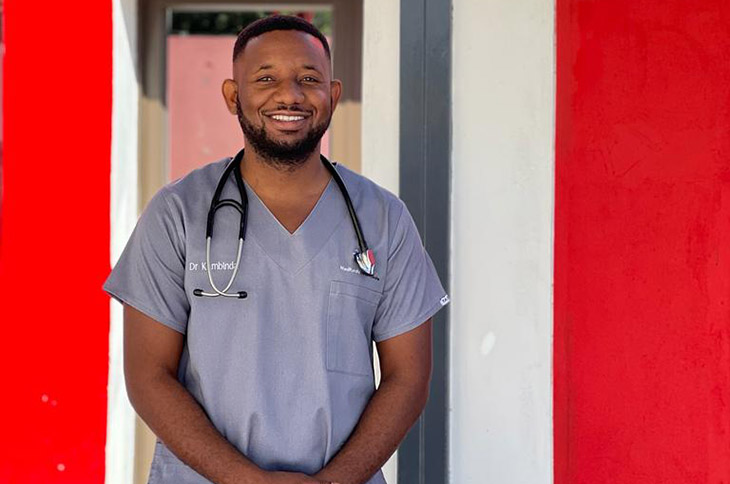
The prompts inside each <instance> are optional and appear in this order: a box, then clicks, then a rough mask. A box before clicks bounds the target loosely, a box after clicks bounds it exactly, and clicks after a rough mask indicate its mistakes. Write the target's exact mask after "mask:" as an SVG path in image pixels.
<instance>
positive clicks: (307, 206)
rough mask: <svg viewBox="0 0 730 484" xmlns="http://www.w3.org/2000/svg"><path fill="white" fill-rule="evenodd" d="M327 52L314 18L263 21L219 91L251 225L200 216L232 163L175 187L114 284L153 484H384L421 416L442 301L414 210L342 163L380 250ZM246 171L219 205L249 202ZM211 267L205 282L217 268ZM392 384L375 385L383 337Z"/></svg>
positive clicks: (244, 41) (234, 215)
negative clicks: (365, 258)
mask: <svg viewBox="0 0 730 484" xmlns="http://www.w3.org/2000/svg"><path fill="white" fill-rule="evenodd" d="M340 92H341V83H340V81H338V80H333V79H332V70H331V61H330V52H329V46H328V45H327V40H326V39H325V37H324V36H323V35H322V34H321V33H320V32H319V31H318V30H316V29H315V28H314V27H313V26H312V25H310V24H309V23H307V22H305V21H303V20H301V19H297V18H294V17H269V18H267V19H263V20H259V21H257V22H255V23H254V24H251V25H250V26H248V27H247V28H246V29H244V30H243V31H242V32H241V33H240V34H239V37H238V39H237V41H236V45H235V48H234V56H233V78H232V79H227V80H225V81H224V83H223V86H222V93H223V97H224V99H225V102H226V105H227V107H228V109H229V111H230V112H231V114H233V115H235V116H237V118H238V121H239V123H240V125H241V128H242V130H243V135H244V141H245V146H246V149H245V151H244V153H243V157H242V158H241V160H240V165H239V166H240V176H241V177H242V178H243V182H244V187H245V192H246V195H247V198H248V219H247V222H248V225H247V232H246V238H245V242H244V244H243V249H242V253H241V259H240V263H239V267H238V271H237V273H236V277H235V278H234V279H233V281H232V283H231V287H230V290H229V292H232V293H236V292H239V291H246V293H247V297H246V298H245V299H238V298H231V297H203V296H198V295H196V290H198V291H200V290H201V289H202V291H204V292H208V293H212V292H213V289H212V288H211V285H210V282H209V279H208V277H209V275H210V277H212V279H213V282H214V283H215V285H216V286H217V287H218V288H224V287H225V286H226V285H227V283H228V280H229V279H230V277H231V275H232V274H233V270H234V268H235V266H236V255H237V248H238V229H239V224H240V214H239V212H238V211H237V210H235V209H234V208H232V207H223V208H221V209H220V210H218V211H217V212H216V214H215V226H214V231H213V235H212V242H211V246H210V255H209V261H208V260H207V259H206V237H205V232H206V222H207V216H208V210H209V208H210V202H211V199H212V197H213V194H214V191H215V189H216V186H217V185H218V182H219V180H221V176H222V174H223V172H224V170H225V168H226V167H227V166H228V164H229V163H231V162H232V158H224V159H222V160H218V161H215V162H212V163H209V164H208V165H205V166H203V167H202V168H199V169H197V170H195V171H193V172H191V173H190V174H188V175H187V176H185V177H183V178H181V179H178V180H176V181H174V182H172V183H170V184H168V185H166V186H165V187H163V188H162V189H161V190H160V191H159V192H157V194H156V195H155V196H154V197H153V198H152V199H151V200H150V202H149V204H148V205H147V207H146V208H145V210H144V212H143V213H142V215H141V217H140V219H139V221H138V223H137V226H136V228H135V230H134V232H133V233H132V236H131V238H130V240H129V242H128V243H127V246H126V248H125V250H124V252H123V254H122V255H121V257H120V259H119V261H118V263H117V265H116V266H115V268H114V270H113V271H112V273H111V275H110V276H109V278H108V279H107V281H106V283H105V285H104V289H105V290H106V291H107V292H108V293H109V294H110V295H112V296H113V297H114V298H115V299H117V300H119V301H121V302H122V303H123V304H124V360H125V361H124V369H125V376H126V384H127V390H128V394H129V397H130V400H131V402H132V405H133V406H134V408H135V410H136V411H137V413H138V414H139V415H140V417H141V418H142V419H143V420H144V421H145V422H146V423H147V424H148V425H149V427H150V428H151V429H152V430H153V431H154V433H155V434H156V435H157V438H158V440H157V444H156V447H155V454H154V459H153V463H152V468H151V471H150V480H149V482H150V483H165V484H167V483H170V484H172V483H174V484H186V483H205V482H216V483H240V484H249V483H250V484H258V483H262V484H263V483H272V484H311V483H332V482H337V483H341V484H363V483H369V484H383V483H384V482H385V480H384V478H383V474H382V471H381V470H380V468H381V466H382V465H383V463H385V461H386V460H387V459H388V458H389V457H390V456H391V455H392V453H393V452H394V451H395V450H396V448H397V446H398V444H399V443H400V442H401V440H402V439H403V438H404V436H405V434H406V433H407V431H408V429H409V428H410V427H411V425H412V424H413V423H414V422H415V420H416V419H417V418H418V416H419V414H420V413H421V411H422V410H423V408H424V405H425V403H426V399H427V397H428V388H429V381H430V377H431V317H432V316H433V315H434V314H435V313H436V312H437V311H438V310H439V309H440V308H441V307H442V306H444V305H445V304H447V303H448V296H446V294H445V293H444V290H443V287H442V285H441V283H440V282H439V279H438V277H437V275H436V271H435V270H434V267H433V264H432V262H431V259H430V258H429V256H428V254H427V253H426V252H425V250H424V248H423V245H422V243H421V239H420V237H419V234H418V232H417V230H416V227H415V225H414V223H413V220H412V218H411V215H410V214H409V213H408V210H407V209H406V207H405V205H404V204H403V203H402V202H401V201H400V200H399V199H398V198H397V197H395V196H394V195H393V194H391V193H389V192H388V191H386V190H384V189H383V188H381V187H379V186H377V185H375V184H374V183H373V182H371V181H370V180H368V179H366V178H364V177H362V176H360V175H358V174H356V173H354V172H352V171H350V170H348V169H347V168H346V167H344V166H343V165H341V164H336V165H335V169H336V170H337V172H338V173H339V175H340V176H341V177H342V179H343V181H344V184H345V186H346V189H347V191H348V192H349V195H350V197H351V199H352V204H353V207H354V209H355V212H356V214H357V216H358V218H359V220H360V223H361V227H362V231H363V235H364V236H365V238H366V240H367V243H368V244H369V247H370V248H371V249H372V250H373V254H374V258H375V261H376V262H375V271H374V276H373V275H368V274H366V273H365V272H363V270H361V268H360V267H359V266H358V264H356V261H355V259H354V258H353V254H354V253H355V252H356V251H357V250H358V241H357V237H356V234H355V230H354V226H353V223H352V221H351V218H350V214H349V212H348V209H347V206H346V204H345V201H344V197H343V192H342V191H341V190H340V189H339V188H338V186H337V184H336V183H335V180H334V179H333V178H332V175H331V174H330V172H329V171H328V170H327V168H326V167H325V165H324V164H323V163H322V161H321V159H320V140H321V138H322V135H323V134H324V132H325V130H326V129H327V126H328V125H329V122H330V119H331V117H332V113H333V111H334V109H335V106H336V105H337V101H338V99H339V97H340ZM235 176H237V175H236V172H235V171H234V172H232V175H231V176H230V177H229V178H228V179H227V180H225V184H224V185H223V192H222V194H221V197H220V198H221V199H226V198H230V199H233V200H240V195H239V192H238V189H237V184H236V179H235V178H234V177H235ZM209 272H210V274H209ZM373 341H375V342H376V344H377V348H378V354H379V357H380V366H381V382H380V385H379V387H378V389H377V390H376V389H375V384H374V375H373V359H372V358H373V355H372V342H373Z"/></svg>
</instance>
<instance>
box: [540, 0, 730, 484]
mask: <svg viewBox="0 0 730 484" xmlns="http://www.w3.org/2000/svg"><path fill="white" fill-rule="evenodd" d="M728 32H730V3H728V2H727V1H725V0H707V1H702V2H687V1H681V0H594V1H581V0H558V1H557V38H558V44H557V45H558V50H557V130H556V132H557V139H556V178H557V180H556V225H555V355H554V356H555V482H556V484H574V483H590V484H601V483H611V484H624V483H625V484H637V483H642V484H644V483H712V484H719V483H728V482H730V408H729V405H730V35H729V34H728Z"/></svg>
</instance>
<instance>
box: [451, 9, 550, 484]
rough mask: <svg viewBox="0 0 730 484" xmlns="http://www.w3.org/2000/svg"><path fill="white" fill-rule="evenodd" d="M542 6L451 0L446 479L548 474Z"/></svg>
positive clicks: (525, 478) (546, 108)
mask: <svg viewBox="0 0 730 484" xmlns="http://www.w3.org/2000/svg"><path fill="white" fill-rule="evenodd" d="M553 10H554V2H552V1H544V0H522V1H518V2H515V1H513V0H453V30H452V32H453V51H452V56H453V71H452V75H453V78H452V93H453V111H452V113H453V126H452V133H453V141H452V146H453V152H452V169H453V173H452V256H451V257H452V262H451V263H452V280H451V294H452V303H451V304H452V306H451V357H450V358H451V376H450V379H451V386H450V393H451V394H450V401H451V405H450V406H451V409H452V413H451V417H450V426H451V432H450V444H449V451H450V482H451V483H453V484H492V483H495V484H497V483H499V484H501V483H510V484H548V483H551V482H552V480H553V476H552V462H553V457H552V453H553V452H552V381H551V374H552V367H551V361H552V341H551V339H552V214H553V165H554V155H553V153H554V149H553V139H554V121H553V120H554V85H555V82H554V34H553V32H554V13H553Z"/></svg>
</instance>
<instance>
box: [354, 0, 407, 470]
mask: <svg viewBox="0 0 730 484" xmlns="http://www.w3.org/2000/svg"><path fill="white" fill-rule="evenodd" d="M362 62H363V69H362V135H361V136H362V138H361V139H362V145H361V146H362V174H363V175H365V176H367V177H368V178H370V179H371V180H373V181H374V182H376V183H377V184H379V185H381V186H383V187H385V188H387V189H388V190H390V191H391V192H393V193H395V194H397V193H398V167H399V159H400V156H399V149H400V144H399V138H400V125H399V123H400V115H399V113H400V1H394V0H364V2H363V58H362ZM373 353H374V355H375V360H376V362H375V378H376V381H377V382H378V383H379V382H380V371H379V370H380V369H379V366H378V359H377V349H375V348H374V352H373ZM397 457H398V453H397V452H396V453H395V454H393V456H392V457H391V458H390V459H389V460H388V462H386V464H385V466H383V475H384V476H385V480H386V481H387V482H388V484H396V482H397V478H398V476H397V464H398V460H397Z"/></svg>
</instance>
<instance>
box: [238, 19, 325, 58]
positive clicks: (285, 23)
mask: <svg viewBox="0 0 730 484" xmlns="http://www.w3.org/2000/svg"><path fill="white" fill-rule="evenodd" d="M274 30H298V31H300V32H304V33H306V34H309V35H312V36H314V37H316V38H317V40H319V41H320V42H321V43H322V46H323V47H324V51H325V53H326V54H327V59H329V60H332V55H331V54H330V45H329V42H327V37H325V36H324V35H323V34H322V32H320V31H319V29H317V27H315V26H314V25H312V24H310V23H309V22H307V21H306V20H304V19H303V18H300V17H294V16H291V15H272V16H270V17H264V18H260V19H258V20H256V21H254V22H251V23H250V24H248V25H247V26H246V27H245V28H244V29H243V30H241V32H240V33H239V34H238V38H237V39H236V43H235V45H234V46H233V62H236V59H237V58H238V56H239V55H240V54H241V52H243V49H245V48H246V44H248V41H249V40H251V39H253V38H255V37H258V36H259V35H262V34H265V33H267V32H273V31H274Z"/></svg>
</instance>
